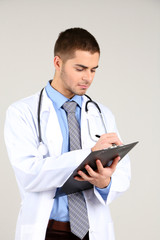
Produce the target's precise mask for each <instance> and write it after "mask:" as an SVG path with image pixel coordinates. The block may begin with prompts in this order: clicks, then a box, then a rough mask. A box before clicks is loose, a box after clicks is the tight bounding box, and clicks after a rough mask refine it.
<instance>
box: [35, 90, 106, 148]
mask: <svg viewBox="0 0 160 240" xmlns="http://www.w3.org/2000/svg"><path fill="white" fill-rule="evenodd" d="M43 90H44V88H42V90H41V91H40V95H39V101H38V109H37V120H38V139H39V143H40V144H41V145H42V144H43V142H42V132H41V124H40V113H41V105H42V93H43ZM85 96H86V97H87V98H88V99H89V100H88V101H87V102H86V105H85V112H86V113H88V111H89V109H88V104H89V103H92V104H94V105H95V107H96V108H97V109H98V111H99V114H100V117H101V120H102V124H103V126H104V129H105V132H107V129H106V125H105V121H104V118H103V115H102V112H101V109H100V107H99V105H98V104H97V103H96V102H94V101H93V100H92V99H91V98H90V97H89V96H88V95H86V94H85ZM88 129H89V134H90V136H91V132H90V127H89V122H88Z"/></svg>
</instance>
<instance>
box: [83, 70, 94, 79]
mask: <svg viewBox="0 0 160 240" xmlns="http://www.w3.org/2000/svg"><path fill="white" fill-rule="evenodd" d="M83 79H84V80H88V81H91V80H92V73H91V71H90V70H86V71H85V72H84V75H83Z"/></svg>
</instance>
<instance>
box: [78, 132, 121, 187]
mask: <svg viewBox="0 0 160 240" xmlns="http://www.w3.org/2000/svg"><path fill="white" fill-rule="evenodd" d="M113 144H116V145H117V146H118V145H122V142H121V141H120V139H119V138H118V136H117V134H116V133H106V134H103V135H102V136H101V137H100V138H99V140H98V141H97V143H96V144H95V145H94V147H93V148H92V151H97V150H102V149H105V148H109V147H111V146H112V145H113ZM119 160H120V157H116V158H115V159H114V160H113V162H112V164H111V166H110V167H103V165H102V163H101V161H100V160H98V159H97V160H96V165H97V170H96V171H94V170H93V169H92V168H91V167H90V166H89V165H86V166H85V169H86V170H87V172H88V175H87V174H85V173H84V172H82V171H78V175H79V176H76V177H75V180H77V181H88V182H90V183H91V184H93V185H94V186H96V187H98V188H105V187H107V186H108V185H109V183H110V180H111V176H112V174H113V173H114V171H115V169H116V166H117V164H118V162H119Z"/></svg>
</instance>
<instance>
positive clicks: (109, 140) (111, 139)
mask: <svg viewBox="0 0 160 240" xmlns="http://www.w3.org/2000/svg"><path fill="white" fill-rule="evenodd" d="M113 144H116V145H117V146H119V145H122V142H121V141H120V139H119V138H118V136H117V134H116V133H105V134H103V135H102V136H101V137H100V138H99V140H98V141H97V142H96V144H95V145H94V147H93V148H92V151H93V152H94V151H97V150H102V149H105V148H109V147H111V146H112V145H113Z"/></svg>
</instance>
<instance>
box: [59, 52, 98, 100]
mask: <svg viewBox="0 0 160 240" xmlns="http://www.w3.org/2000/svg"><path fill="white" fill-rule="evenodd" d="M98 61H99V53H98V52H96V53H93V54H91V53H90V52H87V51H81V50H77V51H76V52H75V56H74V58H72V59H68V60H67V61H66V62H65V63H63V61H62V64H61V69H60V74H59V76H60V77H59V81H58V89H57V90H58V91H59V92H61V93H62V94H63V95H64V96H66V97H67V98H72V97H73V96H74V95H83V94H85V92H86V91H87V89H88V88H89V86H90V85H91V83H92V81H93V78H94V75H95V71H96V68H97V67H98Z"/></svg>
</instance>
